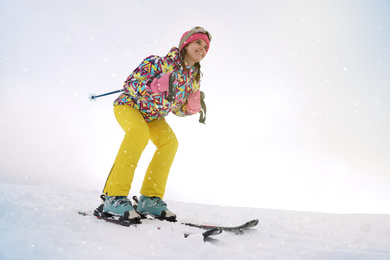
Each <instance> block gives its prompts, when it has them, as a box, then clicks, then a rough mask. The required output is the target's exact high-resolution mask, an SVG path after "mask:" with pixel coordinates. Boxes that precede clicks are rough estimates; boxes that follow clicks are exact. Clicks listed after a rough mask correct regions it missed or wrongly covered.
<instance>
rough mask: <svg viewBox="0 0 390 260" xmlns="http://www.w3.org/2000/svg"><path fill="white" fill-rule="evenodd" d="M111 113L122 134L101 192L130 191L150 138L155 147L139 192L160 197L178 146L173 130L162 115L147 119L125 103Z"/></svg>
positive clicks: (120, 192)
mask: <svg viewBox="0 0 390 260" xmlns="http://www.w3.org/2000/svg"><path fill="white" fill-rule="evenodd" d="M114 113H115V117H116V119H117V121H118V123H119V125H120V126H121V127H122V129H123V130H124V131H125V137H124V139H123V141H122V144H121V146H120V148H119V152H118V155H117V156H116V159H115V162H114V165H113V167H112V169H111V171H110V174H109V176H108V178H107V181H106V184H105V187H104V190H103V192H104V194H106V195H108V196H128V195H129V191H130V188H131V183H132V181H133V177H134V172H135V169H136V167H137V163H138V161H139V159H140V157H141V154H142V152H143V151H144V149H145V147H146V145H147V144H148V142H149V139H150V140H151V141H152V142H153V144H154V145H155V146H156V148H157V149H156V152H155V154H154V156H153V159H152V161H151V162H150V164H149V167H148V169H147V171H146V174H145V178H144V181H143V184H142V188H141V194H142V195H144V196H148V197H153V196H156V197H159V198H161V199H162V198H163V197H164V193H165V186H166V184H167V179H168V174H169V169H170V168H171V165H172V163H173V159H174V157H175V154H176V151H177V147H178V141H177V139H176V136H175V134H174V132H173V131H172V129H171V127H170V126H169V125H168V123H167V122H166V121H165V119H158V120H153V121H151V122H146V121H145V119H144V118H143V117H142V115H141V113H140V112H139V111H138V110H137V109H135V108H132V107H130V106H127V105H117V106H114Z"/></svg>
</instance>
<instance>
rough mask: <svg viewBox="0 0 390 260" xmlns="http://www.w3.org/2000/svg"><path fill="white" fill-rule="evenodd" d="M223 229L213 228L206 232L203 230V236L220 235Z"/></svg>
mask: <svg viewBox="0 0 390 260" xmlns="http://www.w3.org/2000/svg"><path fill="white" fill-rule="evenodd" d="M222 231H223V230H222V229H220V228H213V229H210V230H208V231H206V232H203V233H202V235H203V237H210V236H215V235H219V234H221V233H222Z"/></svg>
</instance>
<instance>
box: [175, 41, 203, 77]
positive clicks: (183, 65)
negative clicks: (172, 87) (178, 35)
mask: <svg viewBox="0 0 390 260" xmlns="http://www.w3.org/2000/svg"><path fill="white" fill-rule="evenodd" d="M186 52H187V51H186V48H184V49H182V50H181V52H180V54H181V57H182V60H181V66H182V67H183V68H184V70H186V65H185V63H184V56H185V55H186ZM194 66H195V67H196V68H198V73H197V74H196V75H195V80H196V81H197V82H200V75H201V74H202V72H200V63H199V62H197V63H195V65H194Z"/></svg>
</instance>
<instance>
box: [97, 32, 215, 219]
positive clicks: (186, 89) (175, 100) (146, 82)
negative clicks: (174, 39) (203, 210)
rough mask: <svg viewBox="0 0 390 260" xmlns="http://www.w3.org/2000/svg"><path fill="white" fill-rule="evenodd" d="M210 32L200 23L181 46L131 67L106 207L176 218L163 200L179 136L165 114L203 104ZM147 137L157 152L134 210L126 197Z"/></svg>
mask: <svg viewBox="0 0 390 260" xmlns="http://www.w3.org/2000/svg"><path fill="white" fill-rule="evenodd" d="M210 41H211V35H210V34H209V33H208V32H207V31H206V30H205V29H203V28H202V27H194V28H193V29H191V30H190V31H187V32H185V33H184V34H183V36H182V37H181V39H180V43H179V46H178V48H176V47H173V48H172V49H171V50H170V52H169V53H168V54H167V55H166V56H165V57H158V56H150V57H147V58H146V59H145V60H143V61H142V63H141V64H140V65H139V66H138V67H137V68H136V69H135V70H134V71H133V73H132V74H131V75H130V76H129V77H128V78H127V80H126V81H125V84H124V89H125V91H124V92H123V94H121V95H120V96H119V97H118V98H117V99H116V100H115V102H114V113H115V117H116V119H117V121H118V123H119V125H120V126H121V127H122V129H123V130H124V131H125V137H124V139H123V142H122V144H121V146H120V149H119V152H118V155H117V157H116V159H115V162H114V165H113V167H112V169H111V171H110V174H109V176H108V178H107V181H106V184H105V187H104V190H103V193H104V194H105V196H106V197H105V201H104V206H103V212H106V213H109V214H114V215H119V216H122V217H124V218H125V219H129V220H131V221H139V219H140V218H141V215H146V214H148V215H153V216H155V217H157V218H161V219H167V220H170V221H175V220H176V215H175V214H174V213H172V212H171V211H170V210H168V207H167V205H166V203H165V202H164V201H163V200H162V199H163V197H164V193H165V186H166V183H167V179H168V174H169V169H170V168H171V165H172V163H173V159H174V157H175V154H176V151H177V147H178V141H177V139H176V136H175V134H174V132H173V131H172V129H171V128H170V126H169V125H168V123H167V122H166V121H165V116H166V115H168V114H169V113H170V112H172V113H173V114H175V115H177V116H188V115H193V114H196V113H198V112H199V111H200V110H201V97H200V96H201V92H200V90H199V88H200V76H201V72H200V61H201V60H202V59H203V58H204V57H205V56H206V54H207V52H208V50H209V48H210ZM149 140H151V141H152V142H153V144H154V145H155V146H156V152H155V154H154V156H153V159H152V161H151V162H150V164H149V167H148V169H147V171H146V174H145V178H144V181H143V184H142V188H141V196H140V200H139V203H138V206H137V211H135V210H134V208H133V206H132V204H131V202H130V200H129V199H128V198H127V196H128V194H129V191H130V188H131V183H132V181H133V177H134V171H135V168H136V167H137V163H138V160H139V158H140V156H141V154H142V152H143V151H144V149H145V147H146V145H147V144H148V142H149Z"/></svg>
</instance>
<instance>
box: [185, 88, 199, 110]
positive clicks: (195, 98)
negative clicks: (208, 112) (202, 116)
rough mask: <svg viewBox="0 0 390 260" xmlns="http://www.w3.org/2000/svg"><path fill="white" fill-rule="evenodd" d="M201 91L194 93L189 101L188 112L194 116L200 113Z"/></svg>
mask: <svg viewBox="0 0 390 260" xmlns="http://www.w3.org/2000/svg"><path fill="white" fill-rule="evenodd" d="M200 109H201V105H200V90H199V89H198V90H197V91H196V92H192V93H191V94H190V95H189V96H188V99H187V110H188V112H190V113H192V114H196V113H198V112H199V111H200Z"/></svg>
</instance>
